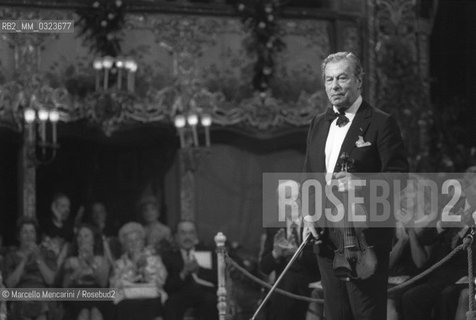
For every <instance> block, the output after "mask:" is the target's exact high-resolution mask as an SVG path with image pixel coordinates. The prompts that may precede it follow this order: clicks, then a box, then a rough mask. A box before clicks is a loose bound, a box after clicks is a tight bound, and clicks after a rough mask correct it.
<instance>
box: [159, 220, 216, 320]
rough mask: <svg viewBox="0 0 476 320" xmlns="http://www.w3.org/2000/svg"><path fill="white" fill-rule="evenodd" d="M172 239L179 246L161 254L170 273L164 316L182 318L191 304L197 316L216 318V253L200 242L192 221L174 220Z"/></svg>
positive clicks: (175, 318)
mask: <svg viewBox="0 0 476 320" xmlns="http://www.w3.org/2000/svg"><path fill="white" fill-rule="evenodd" d="M175 241H176V243H177V246H178V248H177V249H176V250H170V251H168V252H164V255H163V259H164V263H165V266H166V267H167V271H168V274H169V276H168V278H167V281H166V284H165V290H166V291H167V293H168V294H169V299H168V300H167V303H166V304H165V315H166V316H165V317H166V319H167V320H182V318H183V316H184V313H185V311H186V309H187V308H193V309H194V311H195V315H196V317H197V318H198V319H200V320H213V319H218V311H217V297H216V282H217V273H216V262H215V261H214V259H213V258H214V256H215V255H214V254H213V252H212V251H211V250H209V249H207V248H206V247H203V246H200V245H199V240H198V232H197V228H196V225H195V223H194V222H192V221H187V220H183V221H180V222H179V223H178V224H177V229H176V233H175Z"/></svg>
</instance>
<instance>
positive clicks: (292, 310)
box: [260, 225, 320, 320]
mask: <svg viewBox="0 0 476 320" xmlns="http://www.w3.org/2000/svg"><path fill="white" fill-rule="evenodd" d="M294 227H295V228H296V232H292V230H293V225H290V226H289V227H288V228H287V229H286V231H285V230H284V229H279V230H277V229H268V230H267V232H266V240H265V244H264V249H263V253H262V256H261V259H260V269H261V271H262V272H263V273H264V274H266V275H269V274H271V273H272V272H273V271H274V272H276V277H277V276H279V275H280V274H281V272H282V271H283V269H284V268H285V266H286V265H287V264H288V262H289V259H290V258H291V256H292V255H293V254H294V253H295V251H296V249H297V246H298V242H299V240H300V239H299V236H300V234H301V231H300V230H298V229H300V228H299V225H295V226H294ZM293 234H294V235H293ZM296 238H297V239H296ZM318 269H319V267H318V266H317V260H316V257H315V255H314V252H313V248H312V246H311V245H309V246H307V247H305V248H304V251H303V253H302V254H301V256H300V258H299V259H298V260H296V261H295V262H294V263H293V264H292V265H291V267H290V269H289V270H288V272H287V273H286V274H285V276H284V277H283V278H282V280H281V282H280V284H279V285H278V288H281V289H283V290H286V291H288V292H291V293H294V294H298V295H303V296H310V294H311V289H310V288H309V284H310V283H311V282H315V281H318V280H320V279H319V274H318V273H317V272H316V270H318ZM308 304H309V303H308V302H305V301H300V300H296V299H292V298H289V297H286V296H284V295H281V294H276V293H275V294H273V295H272V296H271V299H270V301H269V305H268V307H267V317H266V319H268V320H287V319H296V320H299V319H302V320H304V319H305V317H306V312H307V309H308Z"/></svg>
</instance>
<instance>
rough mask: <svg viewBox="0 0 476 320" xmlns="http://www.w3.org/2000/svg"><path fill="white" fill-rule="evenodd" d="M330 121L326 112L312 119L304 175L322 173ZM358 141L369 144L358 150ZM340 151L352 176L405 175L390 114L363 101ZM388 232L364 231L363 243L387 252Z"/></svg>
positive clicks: (400, 146) (405, 164)
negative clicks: (351, 164)
mask: <svg viewBox="0 0 476 320" xmlns="http://www.w3.org/2000/svg"><path fill="white" fill-rule="evenodd" d="M331 122H332V119H331V118H330V117H329V116H328V113H327V112H326V113H322V114H319V115H317V116H316V117H315V118H314V119H313V120H312V122H311V125H310V128H309V132H308V137H307V152H306V158H305V163H304V171H305V172H323V173H325V172H326V155H325V146H326V140H327V136H328V134H329V128H330V125H331ZM361 138H363V140H364V141H365V142H369V143H370V145H368V146H364V147H358V146H357V145H356V142H357V141H358V140H361ZM343 152H346V153H347V154H348V155H349V157H350V158H352V159H353V160H354V167H353V171H352V172H353V173H359V172H360V173H379V172H408V160H407V158H406V153H405V150H404V146H403V140H402V136H401V133H400V129H399V127H398V125H397V122H396V121H395V119H394V118H393V117H392V116H391V115H389V114H387V113H385V112H383V111H382V110H380V109H377V108H374V107H372V106H370V105H369V104H368V103H367V102H365V101H362V104H361V106H360V108H359V109H358V111H357V113H356V114H355V118H354V119H353V121H352V123H351V126H350V128H349V131H348V132H347V135H346V137H345V139H344V142H343V143H342V146H341V149H340V152H339V155H342V153H343ZM335 169H336V168H334V170H333V171H335ZM392 215H393V213H392ZM392 230H393V229H391V228H373V229H369V230H367V231H366V238H367V242H368V243H369V245H374V246H375V247H376V248H383V249H385V250H390V249H391V245H392V236H393V231H392Z"/></svg>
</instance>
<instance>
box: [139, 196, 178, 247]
mask: <svg viewBox="0 0 476 320" xmlns="http://www.w3.org/2000/svg"><path fill="white" fill-rule="evenodd" d="M139 210H140V219H141V221H142V223H143V225H144V228H145V234H146V244H147V246H148V247H150V248H152V249H153V250H155V251H156V252H160V250H161V243H162V241H170V240H171V232H170V228H169V227H167V226H166V225H164V224H163V223H161V222H160V221H159V218H160V207H159V203H158V201H157V198H156V197H153V196H148V197H144V198H143V199H141V201H140V202H139Z"/></svg>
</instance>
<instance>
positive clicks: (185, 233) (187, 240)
mask: <svg viewBox="0 0 476 320" xmlns="http://www.w3.org/2000/svg"><path fill="white" fill-rule="evenodd" d="M176 240H177V244H178V245H179V247H180V248H181V249H184V250H190V249H192V248H193V247H194V246H195V245H196V244H197V243H198V235H197V230H196V229H195V225H194V224H193V223H191V222H188V221H185V222H181V223H180V224H179V225H178V227H177V235H176Z"/></svg>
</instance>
